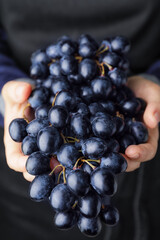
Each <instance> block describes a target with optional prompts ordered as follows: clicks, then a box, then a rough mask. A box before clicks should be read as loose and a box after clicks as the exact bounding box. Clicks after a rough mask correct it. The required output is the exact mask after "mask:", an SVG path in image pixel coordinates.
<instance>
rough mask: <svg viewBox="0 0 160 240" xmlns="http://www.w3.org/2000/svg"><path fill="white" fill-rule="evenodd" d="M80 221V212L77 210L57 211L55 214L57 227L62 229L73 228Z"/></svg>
mask: <svg viewBox="0 0 160 240" xmlns="http://www.w3.org/2000/svg"><path fill="white" fill-rule="evenodd" d="M77 221H78V214H77V212H76V211H75V210H69V211H67V212H57V213H56V214H55V216H54V223H55V225H56V227H58V228H59V229H61V230H66V229H71V228H73V227H74V226H75V225H76V223H77Z"/></svg>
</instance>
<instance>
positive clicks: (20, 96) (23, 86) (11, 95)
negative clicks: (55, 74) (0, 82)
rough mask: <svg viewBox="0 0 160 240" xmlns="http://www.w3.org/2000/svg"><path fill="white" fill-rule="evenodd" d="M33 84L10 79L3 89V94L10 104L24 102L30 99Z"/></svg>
mask: <svg viewBox="0 0 160 240" xmlns="http://www.w3.org/2000/svg"><path fill="white" fill-rule="evenodd" d="M31 91H32V86H31V85H30V84H29V83H26V82H19V81H9V82H8V83H6V84H5V85H4V87H3V89H2V96H3V98H4V100H6V101H5V102H9V103H10V104H15V103H23V102H24V101H26V100H27V99H28V97H29V96H30V94H31Z"/></svg>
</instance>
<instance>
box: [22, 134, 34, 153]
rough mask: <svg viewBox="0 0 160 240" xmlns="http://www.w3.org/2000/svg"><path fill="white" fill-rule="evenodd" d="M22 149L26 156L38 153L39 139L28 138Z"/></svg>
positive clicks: (25, 139) (24, 140) (24, 141)
mask: <svg viewBox="0 0 160 240" xmlns="http://www.w3.org/2000/svg"><path fill="white" fill-rule="evenodd" d="M21 149H22V152H23V154H24V155H30V154H31V153H33V152H36V151H38V146H37V138H36V137H31V136H26V137H25V138H24V139H23V142H22V145H21Z"/></svg>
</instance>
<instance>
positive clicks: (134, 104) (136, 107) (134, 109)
mask: <svg viewBox="0 0 160 240" xmlns="http://www.w3.org/2000/svg"><path fill="white" fill-rule="evenodd" d="M140 109H141V104H140V102H139V101H138V100H137V99H136V98H132V99H130V100H127V101H124V102H123V103H121V105H120V110H121V112H122V113H123V114H125V115H127V116H130V117H132V116H135V115H136V114H138V113H139V111H140Z"/></svg>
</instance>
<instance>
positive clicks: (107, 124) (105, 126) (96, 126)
mask: <svg viewBox="0 0 160 240" xmlns="http://www.w3.org/2000/svg"><path fill="white" fill-rule="evenodd" d="M92 131H93V133H94V135H95V136H96V137H99V138H103V139H105V138H108V137H110V136H112V135H113V134H114V133H115V131H116V123H115V121H114V119H113V118H112V117H111V116H110V115H108V114H105V117H95V118H94V119H93V121H92Z"/></svg>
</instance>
